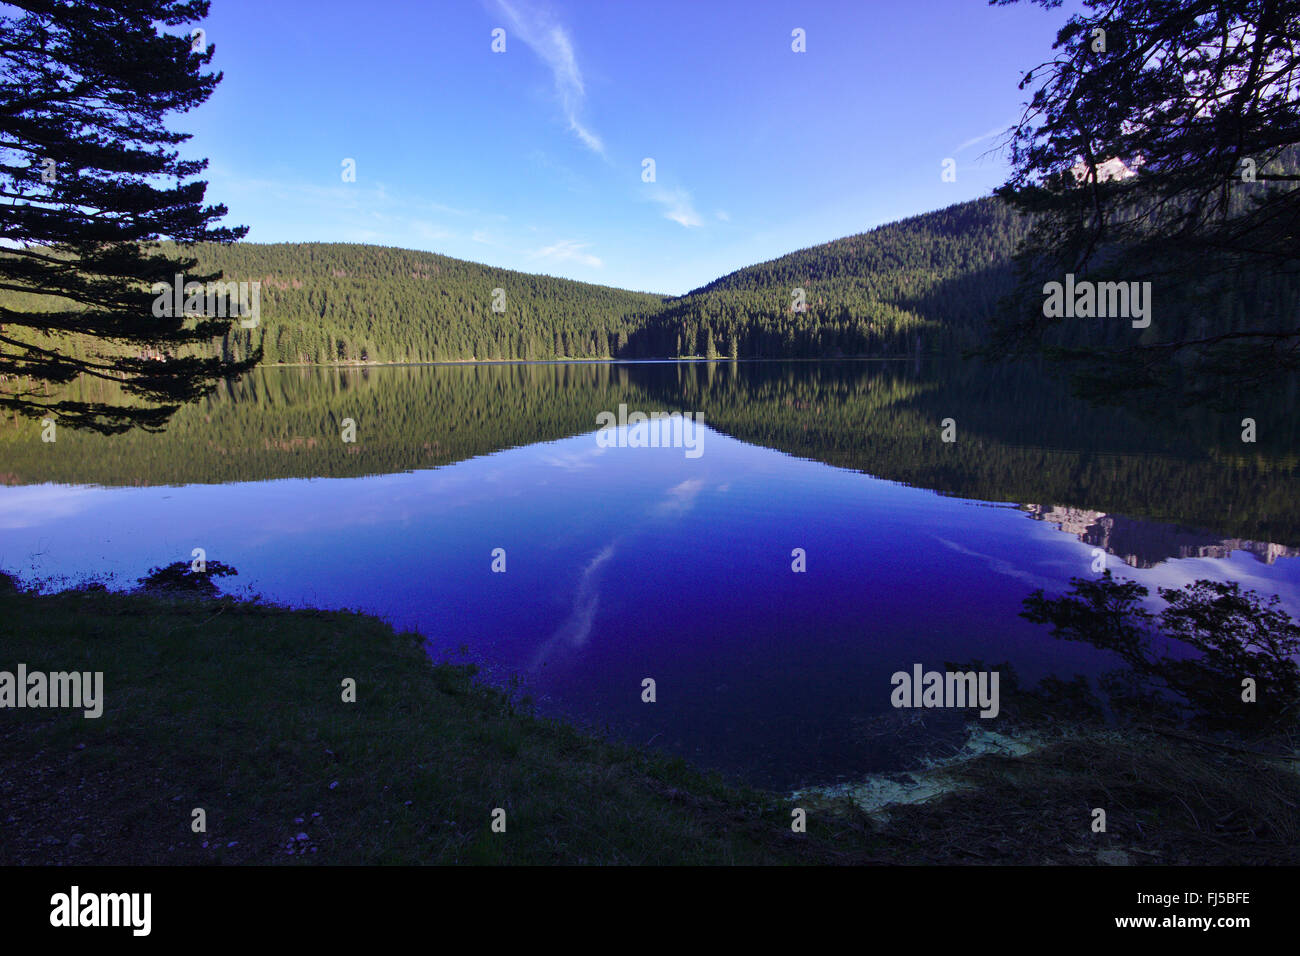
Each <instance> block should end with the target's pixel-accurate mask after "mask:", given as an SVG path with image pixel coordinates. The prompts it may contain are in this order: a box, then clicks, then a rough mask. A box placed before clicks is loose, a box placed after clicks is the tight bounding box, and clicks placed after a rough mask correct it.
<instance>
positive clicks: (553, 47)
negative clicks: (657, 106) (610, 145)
mask: <svg viewBox="0 0 1300 956" xmlns="http://www.w3.org/2000/svg"><path fill="white" fill-rule="evenodd" d="M496 6H497V9H498V10H500V11H501V12H502V13H504V14H505V15H506V16H507V17H509V18H510V26H511V29H512V31H513V32H514V33H515V34H517V35H518V37H519V39H521V40H523V41H524V43H526V44H527V45H528V47H529V48H530V49H531V50H532V51H533V52H534V53H536V54H537V56H538V57H539V58H540V59H541V61H542V62H543V63H545V64H546V65H547V66H548V67H549V68H550V70H551V76H552V78H553V79H554V80H555V92H556V94H557V95H558V96H559V98H560V107H561V108H562V109H563V110H564V116H565V119H567V120H568V121H569V129H570V130H572V131H573V133H574V134H575V135H576V136H577V137H578V139H579V140H581V141H582V144H583V145H584V146H586V147H587V148H588V149H589V150H591V151H592V152H593V153H599V154H600V155H601V156H604V155H605V144H604V143H602V142H601V141H600V137H599V136H597V135H596V134H595V132H593V131H592V130H590V129H588V128H587V127H586V126H585V125H584V124H583V122H582V120H581V118H580V113H581V111H582V105H583V102H584V101H585V100H586V97H587V91H586V88H585V87H584V85H583V82H582V71H581V70H580V69H579V68H578V59H577V57H576V56H575V55H574V52H573V41H572V40H571V39H570V38H569V34H568V31H566V30H565V29H564V27H562V26H560V25H559V24H558V23H555V22H554V21H553V20H552V19H551V18H550V17H549V16H544V15H543V14H541V13H540V12H538V11H537V10H534V9H530V8H529V7H528V6H526V5H525V4H521V3H509V2H507V0H496Z"/></svg>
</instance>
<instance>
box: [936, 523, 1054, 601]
mask: <svg viewBox="0 0 1300 956" xmlns="http://www.w3.org/2000/svg"><path fill="white" fill-rule="evenodd" d="M932 537H933V538H934V540H936V541H938V542H939V543H940V544H942V545H943V546H944V547H946V548H951V549H952V550H953V551H956V552H957V553H958V554H965V555H968V556H969V557H972V558H979V559H980V560H981V561H983V562H984V563H985V564H987V565H988V566H989V570H991V571H994V572H995V573H997V574H1004V575H1006V576H1007V577H1009V578H1015V579H1016V580H1017V581H1024V582H1025V583H1026V584H1029V585H1031V586H1033V587H1036V588H1043V589H1044V590H1049V589H1055V588H1059V587H1060V584H1061V582H1060V581H1053V580H1050V579H1049V578H1045V577H1042V576H1041V575H1038V574H1033V573H1031V572H1029V571H1023V570H1021V569H1020V568H1018V567H1016V566H1015V565H1014V564H1012V563H1011V562H1010V561H1003V560H1002V559H1001V558H995V557H993V555H991V554H980V553H979V552H978V551H972V550H971V549H970V548H966V547H962V546H961V545H960V544H957V542H955V541H949V540H948V539H947V538H940V537H939V536H938V535H932Z"/></svg>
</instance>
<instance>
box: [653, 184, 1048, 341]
mask: <svg viewBox="0 0 1300 956" xmlns="http://www.w3.org/2000/svg"><path fill="white" fill-rule="evenodd" d="M1026 229H1027V227H1026V225H1025V223H1024V222H1023V220H1022V219H1021V218H1020V217H1019V216H1018V215H1017V214H1016V213H1015V212H1014V211H1012V210H1011V209H1010V208H1009V207H1008V206H1006V205H1005V204H1004V203H1003V202H1002V201H1001V200H998V199H994V198H992V197H989V198H985V199H978V200H974V201H972V202H965V203H960V204H958V205H954V206H949V207H947V208H945V209H940V210H938V211H936V212H930V213H924V214H922V215H919V216H913V217H912V218H910V219H904V220H901V221H899V222H895V223H890V224H888V225H885V226H881V227H879V228H877V229H873V230H871V231H870V232H864V233H860V234H859V235H856V236H849V237H847V238H844V239H836V240H835V241H833V242H828V243H824V244H822V245H819V246H812V247H811V248H808V249H801V250H799V251H798V252H792V253H790V254H789V255H785V256H782V257H781V258H779V259H773V260H771V261H770V262H764V263H760V264H759V265H754V266H749V267H747V268H744V269H740V270H738V271H736V272H733V273H730V274H729V275H726V276H723V277H722V278H720V279H717V280H715V281H713V282H711V283H709V284H708V285H706V286H703V287H702V288H700V289H696V290H695V291H693V292H691V293H689V294H687V295H686V296H683V297H681V298H679V299H673V300H670V301H669V302H667V303H666V304H665V306H664V308H663V309H662V310H661V311H660V312H658V313H657V314H656V315H655V316H654V318H653V319H652V321H651V322H650V324H649V325H648V327H647V328H646V330H645V331H643V332H642V333H640V334H639V336H638V337H637V341H636V342H635V343H634V344H635V345H636V346H637V348H638V349H639V350H640V351H648V352H652V353H655V354H660V355H712V354H718V355H724V356H725V355H736V356H738V357H741V358H747V357H775V356H799V357H814V356H818V357H821V356H838V355H881V354H893V353H897V352H899V351H904V350H909V349H911V348H914V347H915V344H916V341H917V339H918V337H919V338H920V339H921V341H922V342H923V344H924V347H925V348H927V349H936V348H949V347H961V346H965V345H971V344H975V343H976V342H977V341H978V339H979V337H980V334H981V329H982V327H983V325H984V323H985V322H986V321H987V320H988V318H989V317H990V316H991V315H992V314H993V311H994V310H995V308H996V306H997V302H998V299H999V298H1000V297H1001V296H1002V295H1004V294H1005V293H1007V292H1009V291H1010V290H1011V287H1012V271H1011V257H1012V255H1013V254H1014V252H1015V249H1016V246H1017V244H1018V243H1019V241H1020V239H1021V237H1022V236H1023V235H1024V234H1025V232H1026ZM797 290H802V293H803V295H802V304H803V308H802V310H800V309H799V307H798V304H799V302H798V298H797V296H798V291H797Z"/></svg>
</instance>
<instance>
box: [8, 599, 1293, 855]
mask: <svg viewBox="0 0 1300 956" xmlns="http://www.w3.org/2000/svg"><path fill="white" fill-rule="evenodd" d="M6 584H7V582H6V580H5V579H4V578H3V577H0V647H2V648H3V658H2V659H0V670H11V671H12V670H13V669H14V668H15V667H16V665H17V663H19V662H22V663H24V664H26V665H27V668H28V670H29V672H30V671H37V670H41V671H66V670H89V671H102V672H103V673H104V698H105V703H104V712H103V716H102V717H100V718H98V719H86V718H84V717H83V716H82V714H81V711H79V710H55V709H45V710H38V709H17V710H4V711H0V824H3V825H0V863H5V864H13V863H38V864H45V863H78V864H93V863H132V864H196V863H214V862H219V863H258V864H267V863H277V862H280V863H330V864H369V863H886V862H902V863H913V862H916V863H921V862H1017V863H1045V862H1052V863H1096V862H1135V863H1138V862H1141V863H1146V862H1190V863H1198V862H1220V861H1222V862H1228V861H1231V862H1241V863H1251V862H1283V861H1287V862H1296V854H1295V850H1294V849H1293V847H1294V846H1295V844H1296V842H1297V835H1298V834H1300V816H1298V815H1300V810H1298V809H1297V808H1300V776H1297V775H1296V774H1295V773H1294V772H1293V771H1292V770H1290V769H1288V768H1286V767H1284V766H1280V765H1279V764H1278V762H1277V761H1261V760H1259V759H1257V758H1254V757H1248V756H1242V755H1239V754H1233V753H1229V752H1226V751H1224V752H1216V751H1214V750H1213V749H1211V748H1206V747H1203V746H1200V745H1196V744H1193V743H1189V742H1184V741H1175V740H1166V739H1159V738H1156V737H1151V738H1147V739H1141V738H1123V739H1119V738H1116V739H1112V740H1110V741H1109V742H1107V741H1106V740H1104V739H1102V738H1100V737H1098V738H1087V739H1078V738H1076V739H1073V740H1068V741H1067V740H1062V741H1058V742H1057V743H1054V744H1050V745H1048V746H1047V747H1044V748H1042V749H1040V750H1038V751H1036V752H1034V753H1033V754H1030V755H1027V756H1024V757H1017V758H1008V757H997V756H994V755H988V756H985V757H981V758H978V759H976V760H974V761H971V762H968V763H966V764H964V765H963V766H962V767H961V768H959V769H954V770H953V771H952V772H953V774H954V775H956V776H957V777H959V778H961V779H962V780H963V781H964V784H965V785H964V786H963V787H962V788H959V789H955V790H953V791H952V792H949V793H947V795H946V796H943V797H940V798H939V799H936V800H932V801H929V802H926V803H923V804H919V805H915V806H906V807H894V808H891V809H890V810H889V812H888V813H887V814H886V815H880V814H875V815H870V814H867V813H864V812H862V811H861V810H860V809H857V808H856V807H855V806H854V805H853V804H852V802H851V801H849V800H847V799H843V798H840V799H833V798H830V797H826V798H821V799H814V798H811V797H801V798H800V805H801V806H804V807H806V808H807V809H808V832H807V833H803V834H796V833H794V832H792V831H791V827H790V820H791V815H790V811H791V807H792V805H793V804H792V802H791V801H790V799H789V798H787V797H783V796H779V795H775V794H764V793H761V792H757V791H752V790H748V789H745V788H743V787H740V786H737V785H734V784H731V783H728V782H724V781H722V780H721V779H719V778H716V777H713V776H709V775H706V774H702V773H700V772H697V771H695V770H693V769H691V768H690V767H688V766H687V765H685V764H684V763H682V762H681V761H678V760H674V759H669V758H666V757H661V756H658V755H655V754H652V753H649V752H646V751H642V750H639V749H635V748H629V747H624V746H621V745H617V744H613V743H610V742H607V741H603V740H600V739H597V738H595V737H592V736H588V735H586V734H584V733H581V732H579V731H577V730H575V729H573V728H571V727H569V726H567V725H565V724H564V723H561V722H557V721H552V720H546V719H540V718H537V717H535V716H532V715H531V714H530V713H528V712H527V711H526V709H523V708H520V707H518V706H515V705H514V704H512V703H511V701H510V700H509V698H508V697H507V696H506V695H505V694H504V693H502V692H500V691H498V690H495V689H492V688H490V687H486V686H484V685H482V684H479V683H478V682H476V681H475V680H474V679H473V676H472V673H471V671H470V670H469V669H467V668H465V667H461V666H454V665H450V664H441V665H433V664H431V663H430V661H429V660H428V658H427V656H426V655H425V653H424V651H423V649H422V648H421V646H420V644H419V641H418V640H417V638H416V637H415V636H414V635H412V634H397V633H395V632H394V631H393V630H392V629H391V628H390V627H389V626H387V625H386V624H384V623H383V622H381V621H379V620H377V619H375V618H372V617H369V616H366V615H361V614H356V613H350V612H321V611H313V610H292V611H291V610H285V609H282V608H275V607H268V606H265V605H259V604H254V603H248V602H239V601H235V600H233V599H228V598H222V599H216V600H205V599H198V598H169V597H162V596H157V595H148V594H120V593H110V592H105V591H97V590H79V591H67V592H63V593H60V594H53V595H44V596H41V595H37V594H34V593H30V592H22V591H19V590H16V589H14V588H12V587H8V586H6ZM349 677H350V678H353V679H355V681H356V686H357V695H356V696H357V699H356V702H355V703H345V702H343V700H342V691H341V682H342V681H343V680H344V678H349ZM1096 806H1105V807H1108V808H1110V809H1109V813H1110V820H1109V826H1108V832H1107V833H1105V834H1095V833H1092V832H1091V830H1090V828H1089V823H1090V816H1089V813H1090V810H1091V808H1093V807H1096ZM195 808H203V809H204V810H205V811H206V818H207V831H206V833H195V832H192V830H191V820H192V816H191V814H192V811H193V810H194V809H195ZM495 808H503V809H504V810H505V811H506V832H505V833H494V832H492V829H491V818H492V811H493V810H494V809H495Z"/></svg>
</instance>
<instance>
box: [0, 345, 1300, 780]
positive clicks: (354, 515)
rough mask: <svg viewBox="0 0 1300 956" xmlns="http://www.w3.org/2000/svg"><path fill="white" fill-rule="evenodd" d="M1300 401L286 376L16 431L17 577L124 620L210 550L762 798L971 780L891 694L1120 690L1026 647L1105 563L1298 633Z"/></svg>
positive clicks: (903, 376) (674, 369) (475, 375)
mask: <svg viewBox="0 0 1300 956" xmlns="http://www.w3.org/2000/svg"><path fill="white" fill-rule="evenodd" d="M1294 399H1295V396H1294V395H1292V396H1290V404H1288V403H1286V402H1276V401H1274V402H1271V403H1270V405H1269V407H1267V408H1256V409H1251V408H1245V409H1242V410H1240V412H1239V413H1238V412H1233V413H1232V414H1227V413H1224V414H1214V413H1210V412H1205V411H1201V412H1195V413H1192V412H1188V413H1179V414H1175V413H1160V414H1156V413H1154V412H1151V411H1150V410H1138V411H1136V412H1135V411H1124V410H1115V409H1109V410H1108V409H1099V408H1095V407H1090V406H1087V405H1083V404H1081V403H1079V402H1078V401H1076V400H1074V399H1072V398H1071V397H1070V395H1069V393H1068V391H1067V390H1066V389H1065V388H1064V387H1062V386H1061V385H1060V384H1058V383H1056V382H1054V381H1053V380H1051V379H1049V378H1046V377H1045V376H1043V375H1041V374H1040V373H1038V372H1037V371H1035V370H1030V369H1022V368H1004V369H997V368H994V369H982V368H978V367H975V366H973V365H970V364H967V363H963V364H954V363H944V362H937V361H928V360H920V359H917V360H909V361H892V362H849V361H844V362H726V361H723V362H658V363H656V362H646V363H614V364H610V363H567V364H545V363H541V364H503V365H483V366H468V365H465V366H418V367H371V368H347V369H317V368H267V369H261V370H258V371H257V372H255V373H252V374H250V375H249V376H247V377H246V378H244V379H242V380H241V381H239V382H234V383H229V384H228V385H226V386H225V387H223V388H222V389H221V390H220V391H219V393H217V394H216V395H214V396H212V397H211V398H210V399H208V400H206V401H204V402H202V403H200V404H198V405H194V406H190V407H187V408H185V409H182V410H181V411H180V412H179V413H178V414H177V416H176V418H175V419H174V421H173V423H172V424H171V426H170V427H169V428H168V429H167V431H166V432H163V433H161V434H144V433H132V434H127V435H122V436H114V437H104V436H95V435H87V434H76V433H73V432H70V431H68V430H66V429H63V430H60V431H59V433H58V437H57V440H56V441H54V442H52V443H51V442H42V440H41V435H40V425H39V423H37V422H29V421H22V422H12V421H11V422H6V423H4V425H3V426H2V427H0V482H3V484H2V485H0V568H3V569H5V570H6V571H8V572H10V573H14V574H16V575H18V576H20V577H22V578H24V579H26V580H29V581H37V582H40V583H41V585H42V586H43V587H45V588H48V589H57V588H59V587H63V586H67V585H68V584H74V583H77V582H79V581H83V580H86V579H97V580H102V581H105V582H106V583H108V585H109V586H110V587H123V588H125V587H131V586H133V585H134V583H135V581H136V579H137V578H139V577H141V576H142V575H144V574H145V573H146V572H147V571H148V570H149V569H150V568H152V567H155V566H160V565H166V564H169V563H172V562H175V561H180V560H185V561H189V560H190V559H191V555H192V553H193V550H194V549H195V548H202V549H203V550H204V552H205V554H206V557H207V559H208V560H209V561H213V560H215V561H220V562H223V563H225V564H228V565H231V566H233V567H234V568H236V569H237V570H238V575H237V576H236V577H231V578H225V579H222V581H221V586H222V588H223V590H226V591H229V592H233V593H256V594H258V595H261V596H262V597H264V598H265V599H267V600H270V601H274V602H279V603H285V604H290V605H311V606H317V607H326V608H358V609H362V610H366V611H370V612H374V613H376V614H379V615H381V616H382V617H384V618H386V619H387V620H389V621H391V622H392V623H393V624H394V625H396V626H398V627H399V628H403V629H410V630H414V631H418V632H419V633H420V634H422V635H423V636H424V637H425V638H426V639H427V641H428V645H429V648H430V653H431V654H432V655H433V656H434V657H435V658H438V659H442V658H444V657H446V658H450V659H453V660H458V661H462V660H463V661H473V662H475V663H478V664H479V665H480V666H481V667H482V668H483V670H484V672H485V675H486V676H487V677H488V678H489V679H491V680H493V681H495V682H499V683H502V684H504V683H506V682H507V681H509V680H510V679H511V678H512V677H516V676H517V678H518V680H519V682H520V690H521V692H525V693H527V694H529V695H530V696H531V697H532V698H533V699H534V700H535V702H536V704H537V706H538V708H539V710H540V711H542V712H543V713H546V714H553V715H559V716H563V717H566V718H569V719H571V720H574V721H577V722H579V723H582V724H585V725H588V726H592V727H596V728H600V729H603V730H607V731H608V732H609V733H611V734H613V735H614V736H616V737H618V738H620V739H625V740H628V741H631V742H634V743H637V744H647V743H648V744H649V745H650V746H652V747H654V748H657V749H662V750H664V751H667V752H670V753H674V754H679V755H681V756H683V757H686V758H687V759H689V760H691V761H693V762H695V763H697V764H699V765H701V766H704V767H709V768H716V769H719V770H722V771H724V772H727V773H728V774H731V775H734V776H736V777H739V778H741V779H744V780H746V781H749V782H751V783H754V784H758V785H762V786H768V787H774V788H787V789H788V788H794V787H800V786H807V785H812V784H822V783H834V782H837V781H846V780H852V779H854V778H855V777H858V776H861V775H863V774H866V773H872V772H881V771H889V770H894V769H898V768H901V767H905V766H908V765H909V761H913V760H915V759H916V758H917V757H918V755H921V754H924V753H942V752H943V750H944V748H945V747H949V748H950V747H951V746H952V744H953V743H954V741H959V739H960V731H961V722H962V720H964V719H966V718H970V717H972V716H973V714H972V713H970V712H966V713H963V714H953V713H951V712H942V711H935V712H925V713H924V714H921V713H920V712H914V711H908V710H900V709H895V708H894V707H893V706H892V705H891V702H890V695H891V690H892V687H891V675H892V674H893V673H894V672H896V671H907V672H911V671H912V668H913V667H914V665H917V664H919V665H922V666H923V667H924V668H926V669H935V668H937V669H940V670H942V669H943V666H944V664H945V663H946V662H955V663H969V662H976V661H978V662H983V664H982V665H981V666H989V667H994V666H1002V665H1005V666H1006V667H1009V668H1011V669H1012V670H1014V673H1015V675H1016V676H1017V679H1018V681H1019V686H1022V687H1029V686H1032V685H1034V684H1035V683H1036V682H1039V681H1041V680H1042V679H1043V678H1045V677H1049V676H1050V677H1059V678H1063V679H1068V678H1071V677H1073V676H1075V675H1080V674H1081V675H1084V676H1085V677H1087V678H1088V679H1089V680H1095V679H1097V678H1098V677H1099V676H1100V675H1102V674H1104V673H1105V672H1107V671H1108V670H1111V669H1113V668H1115V667H1116V666H1117V665H1118V662H1117V659H1115V658H1114V657H1113V655H1111V654H1109V653H1108V652H1104V651H1100V650H1097V649H1096V648H1093V647H1091V646H1088V645H1084V644H1079V643H1067V642H1063V641H1059V640H1056V639H1054V638H1053V637H1052V636H1051V635H1050V633H1049V632H1048V630H1047V629H1046V628H1045V627H1043V626H1041V625H1036V624H1032V623H1030V622H1028V621H1026V620H1024V619H1023V618H1021V617H1020V616H1019V611H1020V610H1021V606H1022V605H1021V602H1022V601H1023V600H1024V598H1025V597H1026V596H1027V595H1028V594H1029V593H1030V592H1032V591H1033V590H1034V589H1037V588H1042V589H1045V590H1046V591H1047V592H1048V593H1049V594H1056V593H1060V592H1063V591H1064V590H1066V588H1067V587H1068V585H1069V581H1070V579H1071V578H1072V577H1089V576H1091V577H1096V576H1097V573H1098V572H1097V571H1096V568H1097V566H1098V562H1099V561H1104V563H1105V566H1106V567H1107V568H1109V569H1110V570H1111V571H1112V572H1113V573H1114V574H1115V575H1116V576H1117V577H1121V578H1126V579H1131V580H1135V581H1138V582H1140V583H1141V584H1143V585H1145V586H1147V587H1149V588H1151V589H1152V590H1153V591H1154V589H1155V588H1157V587H1178V586H1181V585H1183V584H1186V583H1189V582H1191V581H1194V580H1197V579H1201V578H1209V579H1212V580H1219V581H1237V582H1240V583H1241V584H1242V586H1244V587H1249V588H1252V589H1255V590H1258V591H1260V592H1261V593H1263V594H1265V595H1278V596H1279V597H1280V599H1281V601H1282V603H1283V606H1284V607H1285V608H1286V609H1287V610H1289V611H1290V612H1291V613H1292V614H1296V613H1297V612H1300V561H1297V560H1296V556H1297V554H1300V551H1298V550H1297V546H1300V507H1297V504H1296V496H1295V489H1296V470H1297V458H1296V453H1295V450H1296V449H1297V448H1300V441H1298V440H1297V439H1298V438H1300V436H1298V435H1297V433H1296V425H1295V422H1296V421H1297V418H1296V416H1295V414H1294ZM620 406H625V409H624V410H625V411H626V412H628V413H629V414H630V413H631V412H635V411H640V412H644V413H652V412H685V413H692V414H698V415H699V416H701V419H702V420H701V422H700V424H699V425H698V430H695V431H692V430H691V428H690V427H687V428H686V429H685V432H686V434H687V436H688V437H689V438H690V439H691V440H693V442H694V445H693V446H692V447H684V446H683V445H682V444H681V443H680V442H679V443H678V444H677V445H676V447H674V446H673V444H672V443H671V442H664V443H662V444H665V445H667V447H632V445H634V444H637V441H636V439H635V438H633V437H632V431H631V427H630V426H617V427H615V428H613V429H611V430H608V431H604V432H602V431H600V430H598V427H597V425H598V421H599V419H598V416H600V415H601V414H602V413H606V414H613V415H616V416H617V415H618V414H619V409H620ZM1245 416H1250V417H1253V418H1254V419H1255V420H1256V422H1257V432H1258V440H1257V441H1256V442H1254V443H1246V442H1243V441H1242V440H1241V431H1242V428H1241V424H1240V420H1241V419H1242V418H1243V417H1245ZM949 419H950V420H951V423H950V424H949V425H948V427H947V429H946V431H947V437H949V438H951V439H953V440H951V441H945V440H944V437H945V434H944V433H945V424H946V423H945V420H949ZM349 429H354V431H355V440H352V441H345V440H344V437H345V436H347V435H349V431H348V430H349ZM494 566H495V569H494ZM796 568H800V569H799V570H796ZM341 666H345V662H341ZM351 676H355V677H357V679H358V682H359V684H360V686H361V688H362V690H363V691H364V686H365V675H364V674H354V675H351ZM646 679H651V680H653V681H654V696H655V700H654V702H653V703H648V702H645V701H644V700H643V687H644V684H643V682H644V681H645V680H646ZM1015 692H1016V691H1015V689H1014V687H1012V686H1010V685H1007V684H1005V683H1004V685H1003V695H1004V697H1005V696H1006V695H1007V694H1011V693H1015ZM920 717H926V718H932V719H925V720H920V719H919V718H920ZM995 722H996V718H995V719H994V720H992V721H990V722H989V723H990V724H993V723H995Z"/></svg>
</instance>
